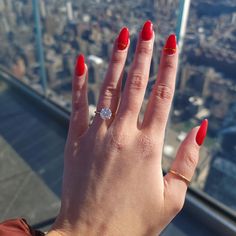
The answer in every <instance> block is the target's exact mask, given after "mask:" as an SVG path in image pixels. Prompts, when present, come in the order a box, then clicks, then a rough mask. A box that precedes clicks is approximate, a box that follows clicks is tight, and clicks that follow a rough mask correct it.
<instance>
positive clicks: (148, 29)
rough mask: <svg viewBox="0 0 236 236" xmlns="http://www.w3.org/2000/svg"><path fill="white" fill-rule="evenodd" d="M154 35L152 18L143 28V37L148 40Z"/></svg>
mask: <svg viewBox="0 0 236 236" xmlns="http://www.w3.org/2000/svg"><path fill="white" fill-rule="evenodd" d="M152 36H153V24H152V22H151V21H150V20H148V21H146V22H145V23H144V25H143V29H142V39H143V40H145V41H148V40H150V39H151V38H152Z"/></svg>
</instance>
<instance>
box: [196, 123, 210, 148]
mask: <svg viewBox="0 0 236 236" xmlns="http://www.w3.org/2000/svg"><path fill="white" fill-rule="evenodd" d="M207 127H208V120H207V119H205V120H203V121H202V123H201V126H200V128H199V129H198V132H197V135H196V142H197V144H198V145H199V146H201V145H202V144H203V142H204V139H205V137H206V134H207Z"/></svg>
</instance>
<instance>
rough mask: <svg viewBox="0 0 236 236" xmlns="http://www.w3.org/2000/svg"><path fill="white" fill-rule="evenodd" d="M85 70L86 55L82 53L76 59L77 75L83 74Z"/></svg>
mask: <svg viewBox="0 0 236 236" xmlns="http://www.w3.org/2000/svg"><path fill="white" fill-rule="evenodd" d="M84 71H85V63H84V55H83V54H80V55H79V56H78V57H77V59H76V65H75V75H76V76H81V75H83V74H84Z"/></svg>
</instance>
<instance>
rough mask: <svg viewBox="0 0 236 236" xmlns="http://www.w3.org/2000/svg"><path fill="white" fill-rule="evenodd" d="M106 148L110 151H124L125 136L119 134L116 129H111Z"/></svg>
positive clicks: (121, 133)
mask: <svg viewBox="0 0 236 236" xmlns="http://www.w3.org/2000/svg"><path fill="white" fill-rule="evenodd" d="M108 140H109V141H108V142H107V144H108V146H109V148H110V149H113V151H114V150H116V151H119V152H120V151H121V150H124V148H125V147H126V143H127V136H126V135H125V133H124V132H120V131H118V130H116V129H111V130H110V132H109V135H108Z"/></svg>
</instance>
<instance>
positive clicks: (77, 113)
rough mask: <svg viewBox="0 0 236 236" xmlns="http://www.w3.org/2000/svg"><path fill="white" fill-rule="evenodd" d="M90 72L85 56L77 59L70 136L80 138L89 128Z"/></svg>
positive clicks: (73, 84)
mask: <svg viewBox="0 0 236 236" xmlns="http://www.w3.org/2000/svg"><path fill="white" fill-rule="evenodd" d="M87 77H88V70H87V66H86V64H85V62H84V56H83V55H82V54H80V55H79V56H78V57H77V60H76V65H75V73H74V79H73V81H72V113H71V118H70V128H69V135H70V136H72V137H74V138H75V137H80V136H81V135H82V134H83V133H84V132H85V131H86V130H87V128H88V124H89V108H88V96H87Z"/></svg>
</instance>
